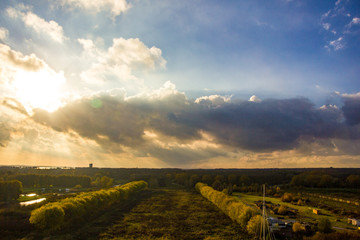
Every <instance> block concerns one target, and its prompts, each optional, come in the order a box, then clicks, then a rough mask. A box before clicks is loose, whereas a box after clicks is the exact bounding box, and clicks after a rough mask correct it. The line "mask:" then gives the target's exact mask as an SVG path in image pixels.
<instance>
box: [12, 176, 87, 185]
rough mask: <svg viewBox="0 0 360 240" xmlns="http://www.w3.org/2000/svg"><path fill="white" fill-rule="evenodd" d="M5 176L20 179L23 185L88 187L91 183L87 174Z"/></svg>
mask: <svg viewBox="0 0 360 240" xmlns="http://www.w3.org/2000/svg"><path fill="white" fill-rule="evenodd" d="M7 178H8V179H16V180H19V181H21V182H22V183H23V185H24V187H48V186H54V187H74V186H75V185H81V186H82V187H89V186H90V184H91V178H90V177H88V176H73V175H58V176H53V175H47V174H16V175H11V176H8V177H7Z"/></svg>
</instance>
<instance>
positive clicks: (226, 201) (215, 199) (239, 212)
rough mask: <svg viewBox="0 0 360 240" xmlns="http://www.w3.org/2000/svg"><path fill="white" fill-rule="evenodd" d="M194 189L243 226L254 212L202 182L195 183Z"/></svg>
mask: <svg viewBox="0 0 360 240" xmlns="http://www.w3.org/2000/svg"><path fill="white" fill-rule="evenodd" d="M195 189H196V190H197V191H198V192H199V193H200V194H201V195H202V196H204V197H205V198H206V199H208V200H209V201H210V202H212V203H213V204H215V205H216V206H217V207H218V208H219V209H220V210H221V211H222V212H224V213H225V214H226V215H228V216H229V217H230V218H231V219H232V220H233V221H236V222H237V223H239V224H240V225H241V226H242V227H243V228H245V227H246V225H247V222H248V221H249V220H250V218H251V217H252V216H254V215H255V214H256V213H255V211H254V210H253V209H252V208H250V207H248V206H246V205H245V204H244V203H243V202H240V201H237V200H235V199H234V198H233V197H230V196H228V195H226V194H224V193H223V192H219V191H216V190H214V189H213V188H212V187H209V186H207V185H206V184H204V183H201V182H199V183H197V184H196V185H195Z"/></svg>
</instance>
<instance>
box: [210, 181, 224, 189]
mask: <svg viewBox="0 0 360 240" xmlns="http://www.w3.org/2000/svg"><path fill="white" fill-rule="evenodd" d="M212 187H213V188H214V189H215V190H217V191H222V190H223V187H222V184H221V182H220V181H219V180H215V181H214V182H213V184H212Z"/></svg>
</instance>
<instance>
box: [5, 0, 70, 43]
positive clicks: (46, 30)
mask: <svg viewBox="0 0 360 240" xmlns="http://www.w3.org/2000/svg"><path fill="white" fill-rule="evenodd" d="M25 11H26V12H25ZM6 12H7V14H8V16H10V17H12V18H15V19H16V18H19V19H20V20H22V21H23V22H24V24H25V25H26V26H27V27H28V28H31V29H33V30H34V31H35V32H37V33H38V34H42V35H45V36H48V37H50V38H51V39H52V40H53V41H55V42H58V43H62V42H63V41H64V40H65V39H66V37H65V36H64V31H63V28H62V27H61V26H60V25H59V24H58V23H57V22H55V21H53V20H50V21H46V20H45V19H43V18H41V17H39V16H38V15H36V14H34V13H33V12H31V11H30V10H29V9H28V8H25V7H24V6H22V7H21V6H20V7H19V6H18V7H17V8H12V7H9V8H7V9H6Z"/></svg>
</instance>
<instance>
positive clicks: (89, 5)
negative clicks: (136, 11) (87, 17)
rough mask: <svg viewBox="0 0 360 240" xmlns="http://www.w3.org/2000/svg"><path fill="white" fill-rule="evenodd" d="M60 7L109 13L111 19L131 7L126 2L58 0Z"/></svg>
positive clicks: (124, 0)
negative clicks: (65, 6)
mask: <svg viewBox="0 0 360 240" xmlns="http://www.w3.org/2000/svg"><path fill="white" fill-rule="evenodd" d="M60 1H61V4H62V5H67V6H70V7H73V8H74V7H75V8H81V9H85V10H87V11H90V12H93V13H98V12H100V11H104V10H107V11H110V12H111V14H112V16H113V17H116V16H118V15H120V14H121V13H123V12H126V11H127V10H129V9H130V8H131V5H130V4H129V3H127V1H126V0H60Z"/></svg>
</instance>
